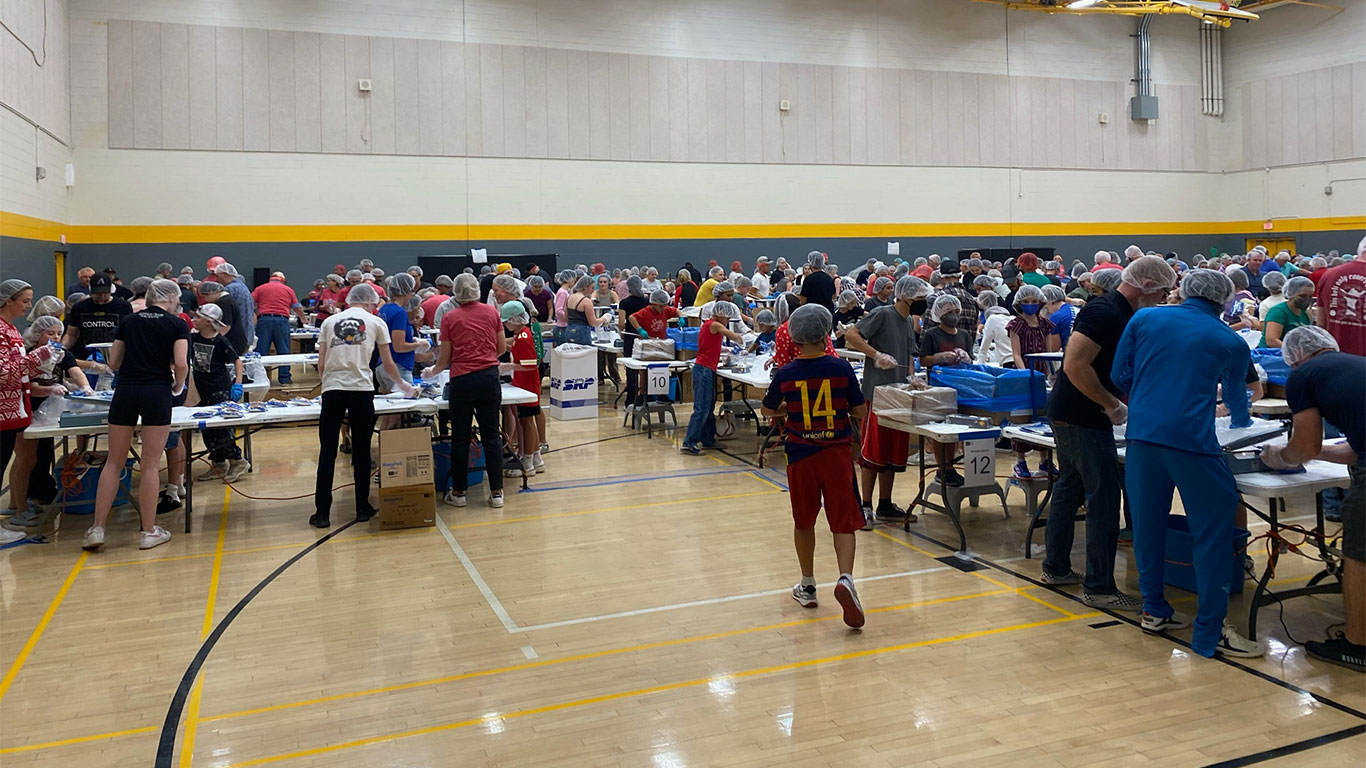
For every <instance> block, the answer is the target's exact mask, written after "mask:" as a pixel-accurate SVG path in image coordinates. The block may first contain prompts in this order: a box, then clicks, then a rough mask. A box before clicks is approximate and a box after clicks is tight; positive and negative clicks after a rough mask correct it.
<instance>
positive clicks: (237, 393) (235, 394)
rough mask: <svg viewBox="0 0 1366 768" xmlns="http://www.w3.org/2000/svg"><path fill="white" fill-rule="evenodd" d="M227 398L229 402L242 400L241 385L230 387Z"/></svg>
mask: <svg viewBox="0 0 1366 768" xmlns="http://www.w3.org/2000/svg"><path fill="white" fill-rule="evenodd" d="M228 398H229V399H230V400H241V399H242V385H241V384H233V385H232V387H231V388H230V389H229V390H228Z"/></svg>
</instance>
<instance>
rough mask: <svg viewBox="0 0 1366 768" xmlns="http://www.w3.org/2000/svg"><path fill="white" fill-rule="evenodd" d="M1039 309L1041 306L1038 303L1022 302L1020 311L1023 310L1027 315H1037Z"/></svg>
mask: <svg viewBox="0 0 1366 768" xmlns="http://www.w3.org/2000/svg"><path fill="white" fill-rule="evenodd" d="M1039 309H1040V306H1039V305H1038V304H1021V305H1020V311H1021V312H1024V313H1025V314H1026V315H1037V314H1039Z"/></svg>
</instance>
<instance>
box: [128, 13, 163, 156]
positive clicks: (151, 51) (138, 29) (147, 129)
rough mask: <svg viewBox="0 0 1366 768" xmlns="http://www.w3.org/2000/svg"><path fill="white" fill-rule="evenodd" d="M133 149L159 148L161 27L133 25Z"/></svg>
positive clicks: (144, 24)
mask: <svg viewBox="0 0 1366 768" xmlns="http://www.w3.org/2000/svg"><path fill="white" fill-rule="evenodd" d="M133 146H134V147H137V148H139V149H160V148H161V25H160V24H151V23H148V22H142V21H135V22H133Z"/></svg>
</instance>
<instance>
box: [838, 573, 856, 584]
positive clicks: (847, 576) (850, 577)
mask: <svg viewBox="0 0 1366 768" xmlns="http://www.w3.org/2000/svg"><path fill="white" fill-rule="evenodd" d="M840 578H841V579H848V580H849V583H850V584H853V583H854V574H852V573H841V574H840Z"/></svg>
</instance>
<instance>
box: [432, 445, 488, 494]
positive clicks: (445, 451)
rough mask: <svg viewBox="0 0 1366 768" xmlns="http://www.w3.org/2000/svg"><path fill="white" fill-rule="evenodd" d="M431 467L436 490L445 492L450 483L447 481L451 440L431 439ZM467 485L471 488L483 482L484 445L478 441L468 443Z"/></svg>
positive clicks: (449, 474) (449, 472) (448, 477)
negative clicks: (468, 468)
mask: <svg viewBox="0 0 1366 768" xmlns="http://www.w3.org/2000/svg"><path fill="white" fill-rule="evenodd" d="M432 469H433V471H434V474H435V475H436V477H435V483H436V490H438V491H440V492H441V493H445V492H446V490H447V489H448V488H450V487H451V486H450V484H449V483H448V482H447V481H448V480H449V479H450V476H451V440H450V438H442V439H440V440H434V441H432ZM468 477H469V485H468V486H467V487H469V488H473V487H475V486H477V485H479V484H480V483H482V482H484V446H483V445H482V444H480V443H474V442H472V443H470V472H469V475H468Z"/></svg>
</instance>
